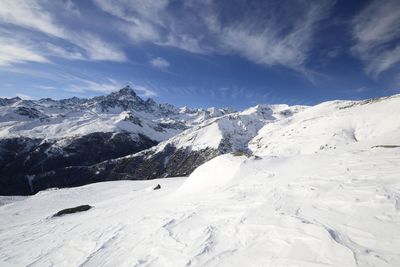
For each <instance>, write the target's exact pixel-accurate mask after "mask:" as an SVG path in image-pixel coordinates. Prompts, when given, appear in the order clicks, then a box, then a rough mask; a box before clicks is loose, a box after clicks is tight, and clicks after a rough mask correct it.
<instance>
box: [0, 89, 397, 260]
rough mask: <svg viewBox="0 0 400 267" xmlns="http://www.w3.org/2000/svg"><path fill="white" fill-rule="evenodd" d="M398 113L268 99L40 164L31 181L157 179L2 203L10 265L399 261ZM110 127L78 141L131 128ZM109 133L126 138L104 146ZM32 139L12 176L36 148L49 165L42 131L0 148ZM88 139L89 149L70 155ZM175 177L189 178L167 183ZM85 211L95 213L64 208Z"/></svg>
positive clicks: (1, 252)
mask: <svg viewBox="0 0 400 267" xmlns="http://www.w3.org/2000/svg"><path fill="white" fill-rule="evenodd" d="M5 101H8V102H13V101H15V100H5ZM18 101H20V100H18ZM18 101H16V102H18ZM80 101H82V100H80ZM16 102H15V103H16ZM9 105H12V104H10V103H8V104H6V105H5V106H9ZM178 112H179V111H178ZM398 114H400V95H394V96H391V97H386V98H379V99H371V100H365V101H330V102H326V103H322V104H319V105H316V106H313V107H302V106H295V107H289V106H286V105H259V106H256V107H253V108H250V109H247V110H245V111H242V112H234V113H230V114H219V115H218V116H216V117H213V118H209V119H205V120H203V119H200V120H197V121H196V122H194V121H195V120H192V121H190V122H188V123H193V126H190V128H187V129H186V130H183V131H181V132H180V133H178V134H177V135H175V136H173V137H171V138H169V139H166V140H164V141H162V142H160V143H158V144H157V143H156V142H154V140H151V139H148V142H154V144H153V145H151V144H149V147H148V148H147V149H144V150H141V151H139V152H137V153H133V154H127V155H125V156H122V157H118V156H116V157H114V156H113V157H112V158H110V159H105V160H104V161H101V162H99V161H96V163H94V164H91V163H88V162H87V164H85V165H73V166H69V167H65V168H55V169H53V170H50V171H48V170H41V169H40V168H44V167H45V166H47V163H46V164H36V165H35V164H32V166H33V167H34V166H40V168H38V172H37V174H35V175H29V176H28V177H27V179H26V178H24V179H25V181H29V183H28V187H29V188H30V189H33V190H32V191H37V190H40V189H44V188H47V187H62V186H75V185H80V184H87V183H92V182H98V181H108V180H120V179H153V178H160V179H155V180H148V181H112V182H103V183H96V184H90V185H86V186H82V187H77V188H64V189H58V190H55V189H53V190H45V191H42V192H39V193H37V194H35V195H33V196H26V197H24V196H10V197H0V205H2V206H0V216H1V218H2V220H0V265H1V266H3V265H4V266H54V265H56V266H132V265H133V266H310V267H311V266H313V267H315V266H354V267H356V266H367V267H372V266H385V267H386V266H397V265H398V263H399V262H400V253H399V251H400V180H399V170H400V141H399V140H400V119H399V117H398ZM45 115H46V116H49V115H47V114H45ZM183 116H186V115H183ZM37 120H39V121H40V118H38V119H37ZM186 125H188V124H186ZM188 127H189V126H188ZM103 134H110V136H109V137H107V138H104V136H103ZM103 134H100V133H98V132H94V133H91V134H88V135H84V136H81V137H79V138H80V139H79V138H78V139H79V140H80V142H83V143H85V144H87V143H88V142H89V141H88V140H91V139H95V140H96V141H95V142H96V143H100V142H101V143H102V144H104V145H105V147H107V144H108V149H109V150H107V151H109V152H110V153H111V152H112V151H115V149H114V148H113V146H112V145H113V144H121V145H122V146H123V145H124V144H125V145H126V144H127V142H128V141H127V140H129V139H128V137H129V135H128V137H127V139H124V137H126V136H125V134H126V133H125V132H123V131H121V132H109V133H103ZM111 135H114V136H118V137H115V138H117V139H118V140H120V141H119V142H117V141H114V142H110V143H107V141H109V140H111V139H112V137H111ZM137 136H139V135H137ZM89 137H90V138H89ZM63 138H67V137H62V138H61V139H60V140H64V139H63ZM68 138H69V137H68ZM102 138H104V139H102ZM16 140H22V141H16ZM32 140H35V141H36V142H38V144H36V145H35V146H33V147H35V149H33V150H32V151H36V149H38V150H37V151H36V152H35V153H33V152H31V153H28V152H26V153H25V152H24V153H25V154H24V153H23V152H21V153H20V154H19V155H18V160H14V161H13V162H14V165H13V164H12V163H10V162H8V163H7V168H3V169H2V173H3V172H4V171H6V170H16V169H15V168H18V167H19V168H22V167H24V166H25V165H24V164H22V165H18V164H15V162H25V164H27V163H29V162H31V160H32V158H35V156H36V157H37V159H36V160H37V161H38V162H40V161H39V159H41V160H45V161H46V159H47V160H48V158H47V157H43V156H44V155H45V153H41V151H46V148H45V147H43V144H45V143H43V140H42V139H40V138H38V139H31V138H28V137H18V138H17V139H8V141H7V142H8V143H7V142H6V143H3V146H2V149H1V153H2V157H1V160H2V162H4V160H5V159H7V158H13V156H15V155H14V154H13V152H14V150H13V148H15V147H18V149H19V150H21V151H24V149H25V150H28V151H31V150H29V149H30V147H31V144H28V145H22V144H24V142H28V143H30V142H32ZM12 142H14V143H12ZM57 142H60V141H57ZM89 143H90V142H89ZM4 144H7V145H6V146H4ZM49 147H52V146H51V145H49ZM83 147H86V148H89V147H92V146H77V145H75V146H73V147H72V148H71V147H70V149H71V150H73V148H75V152H76V153H78V152H77V151H80V152H79V153H83V151H86V150H85V149H84V150H79V149H78V148H83ZM5 148H6V149H5ZM93 149H94V148H93ZM19 150H18V151H19ZM101 151H102V150H100V151H96V152H93V153H94V154H96V153H99V154H100V155H101V153H100V152H101ZM230 152H232V153H230ZM79 153H78V154H79ZM50 154H51V153H50ZM106 154H108V153H106ZM4 155H6V156H4ZM50 158H51V157H50ZM65 159H67V157H64V158H63V160H65ZM46 162H48V161H46ZM196 167H197V168H196ZM13 168H14V169H13ZM178 175H182V176H188V177H178V178H169V179H161V178H163V177H170V176H178ZM4 177H6V176H3V178H4ZM10 177H11V176H10ZM14 178H15V177H14ZM8 183H9V184H12V183H14V184H15V186H17V183H15V179H14V180H12V179H9V180H8ZM3 185H7V184H3ZM3 185H1V186H3ZM15 188H16V189H18V190H20V189H19V188H17V187H15ZM155 189H156V190H155ZM78 205H90V206H91V207H92V208H91V209H89V210H86V211H81V212H79V213H74V214H67V215H64V216H61V217H58V216H57V217H54V216H53V215H54V214H57V213H59V212H60V211H62V210H64V211H65V209H68V208H72V207H75V206H78ZM75 211H76V209H75Z"/></svg>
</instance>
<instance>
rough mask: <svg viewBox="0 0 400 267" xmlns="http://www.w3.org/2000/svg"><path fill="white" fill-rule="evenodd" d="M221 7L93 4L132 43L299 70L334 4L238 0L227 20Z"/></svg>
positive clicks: (107, 0) (100, 0)
mask: <svg viewBox="0 0 400 267" xmlns="http://www.w3.org/2000/svg"><path fill="white" fill-rule="evenodd" d="M222 2H223V1H220V2H218V1H211V0H208V1H183V2H179V3H177V2H173V1H168V0H158V1H128V0H113V1H111V0H94V3H95V4H96V5H97V6H98V7H99V8H100V9H101V10H103V11H105V12H107V13H109V14H111V15H113V16H115V17H117V18H118V19H120V20H121V22H120V23H119V24H118V28H119V29H120V30H121V31H123V32H126V33H128V36H129V37H130V38H131V39H132V41H134V42H152V43H155V44H157V45H160V46H171V47H176V48H179V49H182V50H186V51H189V52H192V53H200V54H212V53H215V54H237V55H240V56H242V57H244V58H246V59H248V60H250V61H253V62H255V63H259V64H263V65H270V66H271V65H281V66H286V67H289V68H292V69H302V68H304V65H305V64H306V61H307V58H308V56H309V52H310V50H311V48H312V45H313V38H314V33H315V30H316V28H317V24H318V22H320V21H321V20H322V19H324V18H325V17H326V16H327V14H329V11H330V10H331V8H332V6H333V4H334V3H335V1H333V0H322V1H300V0H299V1H260V2H252V4H251V5H250V4H246V3H245V1H241V0H237V1H231V2H230V3H229V4H230V6H232V7H237V9H238V10H241V12H239V13H238V14H233V15H232V16H231V17H230V18H226V17H225V16H224V10H223V7H224V6H223V4H224V3H222ZM225 4H226V3H225ZM225 8H226V5H225ZM261 12H262V13H261Z"/></svg>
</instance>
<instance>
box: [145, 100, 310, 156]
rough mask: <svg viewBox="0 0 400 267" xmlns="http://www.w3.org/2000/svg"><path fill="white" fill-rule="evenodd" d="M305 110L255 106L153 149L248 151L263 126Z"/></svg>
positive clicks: (214, 121) (173, 138)
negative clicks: (251, 141)
mask: <svg viewBox="0 0 400 267" xmlns="http://www.w3.org/2000/svg"><path fill="white" fill-rule="evenodd" d="M306 108H307V107H305V106H293V107H289V106H288V105H257V106H255V107H251V108H249V109H246V110H244V111H242V112H236V113H231V114H227V115H224V116H220V117H217V118H212V119H209V120H206V121H205V122H203V123H201V124H199V125H198V126H194V127H192V128H190V129H188V130H186V131H184V132H182V133H181V134H178V135H176V136H174V137H172V138H170V139H168V140H167V141H165V142H163V143H160V144H159V145H158V146H156V147H155V148H153V149H155V150H162V149H163V148H164V147H165V146H166V145H172V146H174V147H177V148H187V147H189V148H190V149H191V150H201V149H206V148H214V149H218V148H222V149H225V150H226V151H227V152H232V151H247V150H248V147H247V146H248V143H249V141H250V140H251V139H252V138H253V137H254V136H256V135H257V133H258V131H259V130H260V128H262V127H263V126H264V125H266V124H268V123H271V122H275V121H278V120H281V119H284V118H288V117H290V116H293V114H295V113H298V112H300V111H302V110H304V109H306Z"/></svg>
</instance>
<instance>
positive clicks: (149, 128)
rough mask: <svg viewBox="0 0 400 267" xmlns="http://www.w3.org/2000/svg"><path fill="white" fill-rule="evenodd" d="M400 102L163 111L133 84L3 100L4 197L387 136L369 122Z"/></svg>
mask: <svg viewBox="0 0 400 267" xmlns="http://www.w3.org/2000/svg"><path fill="white" fill-rule="evenodd" d="M399 100H400V97H399V96H398V95H397V96H392V97H389V98H385V99H378V100H373V101H372V100H369V101H364V102H362V101H361V102H360V101H331V102H326V103H322V104H320V105H317V106H315V107H306V106H292V107H290V106H288V105H258V106H255V107H252V108H249V109H246V110H244V111H242V112H237V111H234V110H232V109H217V108H209V109H190V108H187V107H183V108H177V107H175V106H173V105H170V104H158V103H156V102H155V101H154V100H152V99H150V98H149V99H147V100H143V99H141V98H140V97H139V96H138V95H137V94H136V93H135V92H134V91H133V90H132V89H131V88H130V87H125V88H123V89H121V90H119V91H117V92H113V93H111V94H109V95H107V96H99V97H94V98H91V99H79V98H70V99H64V100H52V99H49V98H46V99H41V100H22V99H20V98H18V97H16V98H11V99H0V195H28V194H34V193H36V192H38V191H40V190H44V189H47V188H51V187H72V186H79V185H84V184H88V183H93V182H101V181H110V180H121V179H131V180H146V179H154V178H159V177H174V176H187V175H189V174H190V173H191V172H193V170H194V169H195V168H196V167H198V166H199V165H201V164H203V163H204V162H206V161H208V160H210V159H212V158H214V157H216V156H218V155H221V154H225V153H230V152H234V153H242V154H252V153H256V154H274V153H278V154H279V153H280V154H282V153H283V154H284V153H317V152H318V150H322V149H323V150H327V149H336V148H337V147H339V146H341V145H345V144H346V145H348V144H350V143H359V142H360V141H363V140H368V136H369V137H370V135H371V134H376V135H379V137H381V136H384V129H386V128H388V127H389V126H387V125H386V124H385V125H384V126H382V129H380V130H379V131H378V130H376V129H375V130H373V129H371V128H370V127H369V126H368V125H372V122H369V120H371V119H375V120H377V121H376V122H375V121H374V122H373V123H374V125H381V124H382V123H385V122H384V121H383V120H381V119H379V118H381V116H386V115H383V114H386V113H388V114H387V117H391V116H393V114H391V113H390V110H391V108H392V106H391V105H393V104H392V103H395V104H396V103H397V104H400V103H399ZM359 108H363V109H367V110H368V109H377V110H376V112H375V113H371V114H372V115H368V114H370V112H357V109H359ZM373 114H378V115H373ZM374 116H375V117H374ZM376 116H378V117H376ZM393 120H394V119H393ZM389 124H390V125H391V126H390V127H389V128H388V129H389V130H388V132H393V129H392V128H393V127H399V125H398V123H397V122H394V123H393V122H390V123H389ZM385 140H386V139H385ZM374 144H375V143H374ZM371 145H372V143H371ZM375 145H379V144H377V143H376V144H375Z"/></svg>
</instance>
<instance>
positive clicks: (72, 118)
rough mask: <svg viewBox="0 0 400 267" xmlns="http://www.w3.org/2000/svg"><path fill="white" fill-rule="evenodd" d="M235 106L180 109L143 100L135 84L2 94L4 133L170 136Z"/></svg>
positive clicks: (0, 122) (0, 107)
mask: <svg viewBox="0 0 400 267" xmlns="http://www.w3.org/2000/svg"><path fill="white" fill-rule="evenodd" d="M231 112H233V110H230V109H216V108H209V109H190V108H187V107H183V108H177V107H175V106H173V105H170V104H158V103H156V102H155V101H154V100H153V99H151V98H149V99H147V100H143V99H141V98H140V97H139V96H138V95H136V93H135V92H134V91H133V90H132V89H131V88H130V87H129V86H127V87H125V88H122V89H121V90H119V91H116V92H113V93H111V94H109V95H107V96H98V97H94V98H90V99H80V98H77V97H73V98H69V99H63V100H52V99H50V98H45V99H40V100H22V99H20V98H18V97H16V98H11V99H0V138H10V137H19V136H25V137H32V138H53V139H57V138H64V137H76V136H82V135H86V134H90V133H93V132H128V133H132V134H136V135H137V134H142V135H145V136H147V137H149V138H150V139H152V140H155V141H162V140H166V139H168V138H170V137H172V136H174V135H176V134H177V133H180V132H181V131H183V130H185V129H188V128H190V127H192V126H193V125H197V124H200V123H201V122H203V121H204V120H206V119H208V118H212V117H218V116H222V115H224V114H228V113H231Z"/></svg>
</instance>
